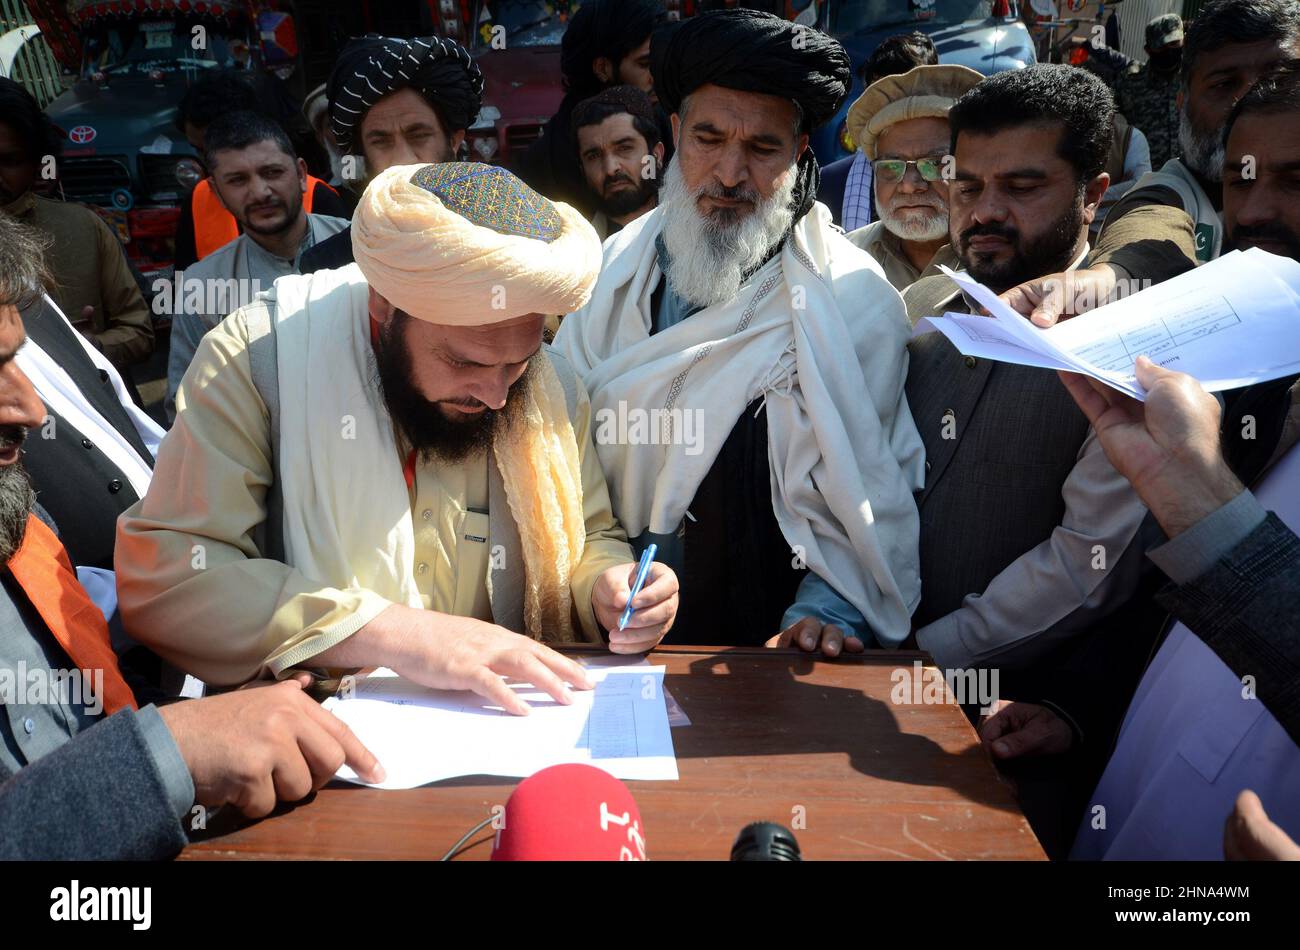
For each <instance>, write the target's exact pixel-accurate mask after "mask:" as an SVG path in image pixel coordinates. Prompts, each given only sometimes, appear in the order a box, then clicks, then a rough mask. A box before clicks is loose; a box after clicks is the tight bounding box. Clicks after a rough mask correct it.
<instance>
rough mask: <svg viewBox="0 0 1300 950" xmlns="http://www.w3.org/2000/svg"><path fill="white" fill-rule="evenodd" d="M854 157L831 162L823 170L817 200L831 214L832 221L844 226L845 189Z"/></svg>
mask: <svg viewBox="0 0 1300 950" xmlns="http://www.w3.org/2000/svg"><path fill="white" fill-rule="evenodd" d="M853 159H854V156H852V155H850V156H849V157H848V158H841V159H839V160H838V161H834V162H831V163H830V164H829V165H827V166H826V167H825V168H823V169H822V170H821V182H820V184H818V186H817V200H818V201H820V202H821V203H822V204H824V205H825V206H826V207H827V208H829V209H830V212H831V220H832V221H834V222H835V223H836V224H838V225H840V226H841V227H843V226H844V221H843V217H844V189H845V187H846V186H847V185H848V182H849V168H850V167H852V165H853Z"/></svg>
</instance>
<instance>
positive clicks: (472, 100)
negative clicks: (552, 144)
mask: <svg viewBox="0 0 1300 950" xmlns="http://www.w3.org/2000/svg"><path fill="white" fill-rule="evenodd" d="M408 87H409V88H411V89H414V90H415V91H416V92H418V93H419V94H420V95H421V96H423V97H424V98H425V99H426V100H428V102H429V105H431V106H433V107H434V108H435V109H436V110H437V111H438V114H439V115H440V116H441V117H442V118H443V119H444V120H445V121H446V123H447V125H448V126H449V128H447V129H445V130H444V131H446V132H447V134H448V135H450V134H451V133H452V132H454V131H456V130H458V129H467V128H469V126H470V124H471V123H472V122H473V121H474V119H475V117H476V116H477V115H478V110H479V106H480V105H481V104H482V101H483V72H482V70H480V69H479V68H478V64H477V63H475V62H474V60H473V59H472V58H471V57H470V55H469V52H468V51H467V50H466V49H465V47H463V46H461V45H460V44H459V43H457V42H456V41H455V40H451V39H446V38H444V37H440V36H417V37H415V38H414V39H411V40H402V39H395V38H393V37H388V36H380V35H379V34H378V33H367V34H366V35H365V36H363V37H360V38H359V39H355V40H352V41H351V42H349V43H348V44H347V46H345V47H343V52H341V53H339V58H338V61H337V62H335V64H334V71H333V72H332V73H330V79H329V86H328V89H327V94H328V96H329V111H330V129H331V131H333V133H334V137H335V138H336V139H338V143H339V147H340V148H342V149H343V150H344V151H351V150H352V147H353V135H354V134H355V133H356V132H357V130H358V129H359V128H360V127H361V119H362V117H363V116H364V115H365V114H366V111H367V110H368V109H369V108H370V107H371V106H373V105H374V104H375V103H376V102H378V101H379V100H380V99H382V98H383V97H384V96H387V95H389V94H391V93H394V92H397V91H398V90H399V89H404V88H408Z"/></svg>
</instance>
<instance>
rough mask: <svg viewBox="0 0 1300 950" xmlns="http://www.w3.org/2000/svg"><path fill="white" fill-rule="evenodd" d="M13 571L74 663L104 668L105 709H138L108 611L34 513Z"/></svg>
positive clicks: (11, 562)
mask: <svg viewBox="0 0 1300 950" xmlns="http://www.w3.org/2000/svg"><path fill="white" fill-rule="evenodd" d="M9 571H10V573H12V574H13V577H14V580H15V581H17V582H18V586H19V587H21V588H22V589H23V593H24V594H26V595H27V599H28V600H30V601H31V602H32V606H33V607H35V608H36V612H37V613H38V614H40V615H41V619H42V620H44V621H45V625H46V626H47V627H49V628H50V633H51V634H53V636H54V639H55V640H57V641H58V642H59V645H60V646H61V647H63V650H64V652H65V653H67V654H68V658H69V659H70V660H72V663H73V665H74V666H76V667H77V668H78V669H82V670H91V671H98V670H103V671H104V686H103V691H104V696H103V700H104V712H105V713H114V712H117V710H119V709H122V708H123V707H130V708H131V709H135V708H136V705H135V697H134V696H133V695H132V693H131V687H129V686H128V685H127V684H126V680H125V679H123V678H122V673H121V670H120V669H119V668H118V665H117V656H116V655H115V654H114V653H113V646H112V642H111V641H110V639H109V636H108V624H107V623H105V622H104V615H103V614H102V613H101V612H100V610H99V608H98V607H96V606H95V602H94V601H93V600H91V599H90V595H89V594H87V593H86V589H85V588H84V587H82V586H81V582H80V581H78V580H77V572H76V571H74V570H73V569H72V562H71V561H70V560H69V559H68V552H67V551H66V550H65V549H64V547H63V544H62V543H61V542H60V541H59V539H58V538H57V537H55V535H54V532H53V531H51V530H50V529H49V528H48V527H46V525H45V522H43V521H41V519H39V518H37V517H36V516H35V515H28V517H27V533H26V535H24V536H23V543H22V546H21V547H19V548H18V553H16V554H15V555H14V556H13V557H11V558H10V559H9ZM94 675H95V673H94V672H92V673H91V676H92V684H94V685H96V686H97V685H98V684H97V683H94V680H93V677H94Z"/></svg>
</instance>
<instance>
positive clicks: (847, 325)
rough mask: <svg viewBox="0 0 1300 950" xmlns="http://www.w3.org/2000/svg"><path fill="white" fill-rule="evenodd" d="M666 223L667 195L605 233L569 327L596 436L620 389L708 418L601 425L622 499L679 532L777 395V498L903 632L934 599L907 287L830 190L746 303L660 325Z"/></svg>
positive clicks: (890, 626)
mask: <svg viewBox="0 0 1300 950" xmlns="http://www.w3.org/2000/svg"><path fill="white" fill-rule="evenodd" d="M661 226H662V210H656V211H654V212H651V213H650V214H648V215H645V216H643V217H642V218H640V219H638V220H637V221H635V222H633V223H632V224H630V225H629V226H628V227H626V228H624V229H623V230H622V231H621V232H619V234H617V235H615V236H614V237H613V238H611V239H610V240H609V241H608V242H606V244H605V250H604V256H605V259H604V266H603V268H602V271H601V275H600V279H599V281H598V282H597V284H596V290H595V293H594V295H593V297H592V299H591V302H590V303H588V305H587V306H586V307H584V308H582V309H581V310H579V311H577V312H575V313H574V314H572V315H570V316H569V317H567V318H566V319H565V320H564V322H563V323H562V324H561V327H560V332H559V334H558V336H557V337H556V340H555V346H556V348H558V349H559V350H560V351H561V352H563V353H564V354H565V356H567V357H568V358H569V360H570V361H571V362H572V363H573V365H574V366H575V368H576V369H577V370H578V372H579V373H580V374H581V375H582V377H583V381H584V382H585V383H586V385H587V388H588V390H589V391H590V393H591V402H592V410H593V413H594V415H593V420H594V421H595V424H596V431H597V433H598V434H599V423H600V421H601V420H602V418H606V417H610V418H612V416H608V414H611V413H612V414H614V415H615V416H617V414H618V413H619V411H620V403H622V404H623V407H622V408H623V411H624V413H626V412H628V411H630V410H633V411H634V410H640V411H642V412H648V411H652V410H672V409H680V410H683V411H688V412H689V411H694V415H695V417H696V418H698V419H699V420H700V421H701V423H702V429H703V431H702V443H703V450H702V451H697V449H698V448H699V447H698V446H694V447H692V446H689V445H685V444H681V442H682V441H683V440H681V439H680V438H679V439H677V442H678V444H625V443H626V442H627V441H629V440H626V439H625V440H621V441H620V440H601V439H600V438H599V437H598V438H597V443H598V444H597V446H596V450H597V453H598V454H599V456H600V461H601V465H602V467H603V468H604V470H605V474H606V476H607V478H608V480H609V487H610V494H611V497H612V501H613V505H614V513H615V514H616V515H617V516H618V519H619V521H621V522H622V524H623V526H624V527H625V528H626V529H627V532H628V535H629V536H636V535H638V534H640V533H641V532H642V531H644V530H646V529H647V528H648V529H649V530H651V531H653V532H656V533H668V532H672V531H675V530H676V529H677V526H678V525H679V524H680V522H681V520H682V518H683V516H684V515H685V514H686V508H687V506H688V505H689V504H690V502H691V500H692V499H693V498H694V497H695V493H696V490H697V489H698V487H699V485H700V482H701V481H702V480H703V478H704V476H705V474H706V473H707V472H708V471H709V469H710V468H711V467H712V465H713V462H714V460H715V459H716V458H717V455H718V453H719V451H720V450H721V448H722V444H723V442H724V441H725V439H726V437H727V435H728V434H729V433H730V432H731V429H732V427H733V426H734V425H735V422H736V420H737V419H738V418H739V416H740V413H741V412H742V411H744V409H745V407H746V406H747V405H748V404H749V403H750V402H752V401H753V400H754V399H756V398H758V397H759V396H764V397H766V399H765V402H766V408H765V411H766V412H767V414H768V461H769V467H770V470H771V473H772V507H773V511H774V513H775V515H776V518H777V522H778V524H780V526H781V531H782V533H783V535H784V536H785V539H786V541H787V542H788V543H789V544H790V546H791V550H792V552H793V554H792V556H797V557H801V558H802V560H803V562H804V563H806V564H807V566H808V567H809V568H810V569H811V570H813V571H815V572H816V573H817V574H818V575H819V576H820V577H822V578H823V579H824V580H825V581H827V582H828V583H829V584H830V585H831V586H832V587H834V588H835V590H836V591H838V592H839V593H840V595H841V596H843V597H844V598H845V599H846V600H848V601H849V602H850V603H851V604H852V605H853V606H854V607H856V608H857V609H858V611H859V612H860V613H861V614H862V615H863V617H865V618H866V620H867V622H868V623H869V624H870V627H871V630H872V632H873V633H874V634H875V635H876V637H877V638H878V639H879V641H880V642H881V643H882V644H886V645H890V644H897V643H899V642H901V641H902V640H903V638H904V637H906V636H907V634H908V631H909V629H910V626H911V620H910V618H911V614H912V611H913V610H914V609H915V607H916V605H917V603H918V602H919V600H920V591H921V584H920V576H919V569H918V549H917V545H918V535H919V520H918V516H917V511H916V505H915V503H914V502H913V500H912V492H913V491H915V490H917V489H919V488H920V487H921V485H922V484H923V481H924V447H923V445H922V443H921V439H920V436H919V435H918V434H917V431H916V426H915V425H914V423H913V422H912V418H911V414H910V413H909V412H908V410H907V404H906V399H905V397H904V394H903V384H904V382H905V380H906V377H907V340H908V337H909V335H910V327H909V324H908V321H907V318H906V315H905V311H904V308H903V303H902V299H901V298H900V297H899V295H898V292H897V291H896V290H894V288H893V287H891V286H890V285H889V283H888V281H886V280H885V277H884V275H883V273H882V272H881V270H880V266H879V265H878V264H877V263H876V262H875V261H874V260H873V259H872V258H871V257H870V255H868V254H866V253H865V252H863V251H861V250H859V249H858V248H856V247H854V246H853V245H852V244H850V243H849V242H848V241H847V240H846V239H845V238H844V236H843V235H842V234H840V233H839V232H838V231H836V230H835V229H834V228H833V227H832V225H831V216H830V212H829V211H828V210H827V209H826V207H825V206H824V205H822V204H820V203H819V204H816V205H814V207H813V209H812V211H810V212H809V213H808V214H807V215H805V216H804V217H803V218H802V219H801V220H800V221H799V222H798V223H797V224H796V225H795V227H794V229H793V233H792V237H791V239H790V240H788V241H787V242H786V243H785V245H784V247H783V248H782V250H781V252H780V253H779V254H778V255H777V256H776V257H775V258H773V259H772V260H771V261H769V262H768V263H767V264H766V265H764V266H763V267H762V268H761V269H760V270H759V271H758V272H757V273H756V274H754V275H753V276H752V277H751V278H750V279H749V281H747V282H746V283H745V285H744V286H743V287H742V288H741V290H740V293H739V294H738V295H737V298H736V299H735V300H734V301H732V302H730V303H728V304H725V305H719V306H713V307H708V308H706V309H704V310H702V311H700V312H698V313H696V314H694V315H693V316H691V317H689V318H687V319H686V320H683V321H682V322H681V323H679V324H677V325H675V326H673V327H670V328H668V329H666V330H664V331H663V332H661V333H657V334H654V335H653V336H652V335H651V334H650V327H651V318H652V314H651V312H650V307H651V294H652V293H653V291H654V289H655V287H656V285H657V284H658V283H659V279H660V275H661V272H660V269H659V264H658V259H657V255H656V251H655V237H656V236H657V235H658V233H659V231H660V228H661ZM660 418H663V417H662V416H661V417H660ZM640 441H641V442H642V443H645V442H662V441H664V440H663V439H656V438H651V439H648V440H646V439H642V440H640ZM688 450H689V451H688ZM692 453H696V454H692Z"/></svg>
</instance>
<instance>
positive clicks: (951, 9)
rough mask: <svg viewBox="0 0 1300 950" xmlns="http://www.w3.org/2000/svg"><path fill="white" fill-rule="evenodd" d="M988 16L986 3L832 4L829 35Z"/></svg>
mask: <svg viewBox="0 0 1300 950" xmlns="http://www.w3.org/2000/svg"><path fill="white" fill-rule="evenodd" d="M991 15H992V3H991V2H990V0H835V2H832V3H831V23H830V27H831V33H833V34H846V33H861V32H863V31H865V30H874V29H877V28H878V27H882V26H897V27H899V28H900V30H901V29H903V28H905V27H907V26H909V25H911V24H913V23H961V22H962V21H964V20H983V19H985V18H987V17H989V16H991Z"/></svg>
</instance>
